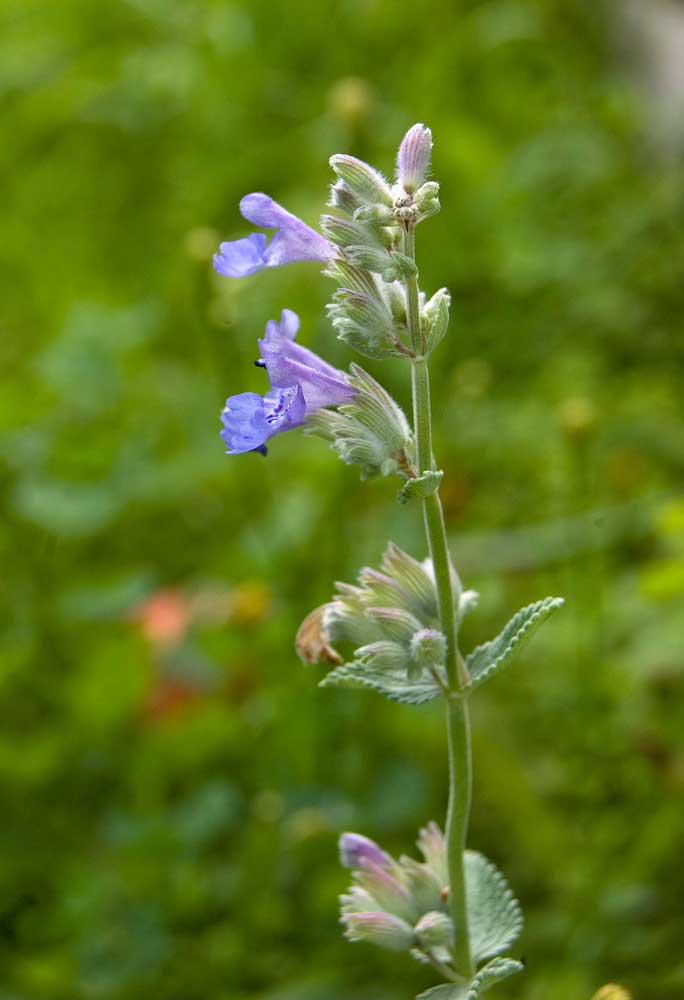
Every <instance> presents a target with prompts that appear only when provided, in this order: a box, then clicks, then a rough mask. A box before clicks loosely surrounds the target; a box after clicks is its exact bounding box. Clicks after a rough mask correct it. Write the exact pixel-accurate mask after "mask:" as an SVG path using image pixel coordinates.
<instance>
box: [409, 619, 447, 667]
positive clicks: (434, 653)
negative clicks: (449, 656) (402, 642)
mask: <svg viewBox="0 0 684 1000" xmlns="http://www.w3.org/2000/svg"><path fill="white" fill-rule="evenodd" d="M446 648H447V643H446V638H445V637H444V634H443V633H442V632H439V631H438V630H437V629H434V628H422V629H420V630H419V631H418V632H414V634H413V637H412V638H411V658H412V659H413V662H414V663H415V664H416V666H417V667H418V668H419V669H420V670H421V671H422V670H430V671H433V670H439V669H440V667H443V666H444V661H445V659H446Z"/></svg>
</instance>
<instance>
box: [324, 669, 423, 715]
mask: <svg viewBox="0 0 684 1000" xmlns="http://www.w3.org/2000/svg"><path fill="white" fill-rule="evenodd" d="M407 667H408V660H406V661H405V662H404V663H403V664H402V665H401V666H394V667H390V666H389V665H387V664H383V665H382V667H379V666H378V665H377V663H376V664H370V663H369V662H367V661H366V662H362V661H355V662H352V663H345V664H344V665H343V666H341V667H337V668H336V669H335V670H332V671H331V672H330V673H329V674H327V675H326V676H325V677H324V678H323V680H322V681H321V687H351V688H364V687H365V688H371V689H372V690H374V691H377V692H378V693H379V694H382V695H384V696H385V698H388V699H389V700H390V701H398V702H401V704H403V705H422V704H424V703H425V702H426V701H432V700H433V699H434V698H437V697H438V696H439V695H440V693H441V688H440V686H439V685H438V684H437V682H436V681H435V680H434V679H433V678H432V677H429V676H424V677H422V678H421V679H420V680H418V681H415V680H409V679H408V674H407Z"/></svg>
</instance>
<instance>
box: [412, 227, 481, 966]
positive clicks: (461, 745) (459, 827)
mask: <svg viewBox="0 0 684 1000" xmlns="http://www.w3.org/2000/svg"><path fill="white" fill-rule="evenodd" d="M403 251H404V253H405V254H406V256H407V257H410V258H411V260H413V261H415V238H414V229H413V226H412V225H408V226H407V227H406V230H405V232H404V239H403ZM405 288H406V316H407V323H408V329H409V334H410V336H411V344H412V347H413V353H414V357H413V358H412V388H413V419H414V433H415V436H416V458H417V463H418V474H419V475H420V474H421V473H422V472H425V471H427V470H428V469H433V468H434V459H433V456H432V414H431V409H430V376H429V371H428V365H427V359H426V358H425V357H424V356H423V351H424V341H423V335H422V332H421V329H420V311H419V299H418V278H417V276H416V275H415V274H414V275H411V277H409V278H407V279H406V283H405ZM423 518H424V521H425V533H426V535H427V540H428V547H429V550H430V557H431V559H432V565H433V567H434V572H435V584H436V588H437V601H438V606H439V620H440V625H441V628H442V632H443V633H444V635H445V637H446V641H447V658H446V671H447V678H448V681H449V688H450V690H451V691H452V692H457V691H458V690H459V689H460V688H462V687H463V685H464V684H465V683H466V681H467V679H468V676H467V671H466V668H465V664H464V662H463V658H462V657H461V656H460V654H459V651H458V645H457V622H456V614H455V610H454V595H453V587H452V579H451V562H450V558H449V549H448V545H447V536H446V527H445V524H444V514H443V511H442V503H441V500H440V498H439V493H438V492H436V493H434V494H432V496H428V497H425V498H424V499H423ZM447 735H448V748H449V806H448V810H447V822H446V831H445V834H446V845H447V866H448V872H449V906H450V910H451V919H452V920H453V924H454V960H455V964H456V967H457V969H458V971H459V972H460V973H461V974H462V975H464V976H466V977H470V976H472V974H473V961H472V957H471V953H470V933H469V929H468V910H467V906H466V889H465V869H464V860H463V852H464V850H465V842H466V835H467V832H468V821H469V818H470V801H471V795H472V763H471V750H470V723H469V718H468V704H467V702H466V700H465V699H464V698H460V697H454V696H453V695H452V697H450V698H449V699H448V700H447Z"/></svg>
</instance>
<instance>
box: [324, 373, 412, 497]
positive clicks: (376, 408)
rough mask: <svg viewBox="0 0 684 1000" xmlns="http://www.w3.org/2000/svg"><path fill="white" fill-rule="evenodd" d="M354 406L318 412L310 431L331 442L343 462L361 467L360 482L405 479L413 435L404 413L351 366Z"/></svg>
mask: <svg viewBox="0 0 684 1000" xmlns="http://www.w3.org/2000/svg"><path fill="white" fill-rule="evenodd" d="M349 382H350V383H351V385H353V386H354V388H355V389H356V394H355V396H354V400H353V402H351V403H349V404H347V405H344V406H340V407H338V409H337V410H330V409H325V410H319V411H318V412H317V413H315V414H314V415H313V416H312V417H311V419H310V420H309V429H310V431H311V432H312V433H314V434H318V435H319V436H321V437H324V438H325V439H326V440H328V441H330V442H331V444H332V446H333V448H334V449H335V450H336V451H337V453H338V455H339V456H340V458H341V459H342V461H343V462H346V463H347V464H348V465H360V466H361V478H362V479H368V478H369V477H370V476H378V475H379V476H389V475H399V476H406V475H407V474H408V472H409V471H410V470H411V468H412V466H413V434H412V432H411V428H410V427H409V424H408V421H407V420H406V417H405V416H404V412H403V410H402V409H401V408H400V407H399V406H398V405H397V403H395V401H394V400H393V399H392V397H391V396H390V394H389V393H388V392H387V390H386V389H383V387H382V386H381V385H380V384H379V383H378V382H376V381H375V379H374V378H373V377H372V376H371V375H369V374H368V372H366V371H364V370H363V368H360V367H359V366H358V365H354V364H352V366H351V375H350V376H349Z"/></svg>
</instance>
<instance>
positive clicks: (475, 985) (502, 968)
mask: <svg viewBox="0 0 684 1000" xmlns="http://www.w3.org/2000/svg"><path fill="white" fill-rule="evenodd" d="M523 969H524V965H523V964H522V962H518V961H516V959H514V958H495V959H494V960H493V961H492V962H489V963H488V964H487V965H485V966H483V967H482V968H481V969H480V971H479V972H478V973H477V974H476V975H475V976H473V978H472V979H471V980H470V982H469V983H468V982H466V980H465V979H463V980H459V981H458V982H455V983H442V984H441V985H440V986H433V987H431V988H430V989H429V990H425V992H424V993H419V994H418V996H417V997H416V1000H479V998H480V996H481V995H482V994H483V993H484V992H485V991H486V990H488V989H489V988H490V987H491V986H494V985H495V983H499V982H501V980H502V979H507V978H508V976H512V975H514V974H515V973H516V972H522V971H523Z"/></svg>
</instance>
